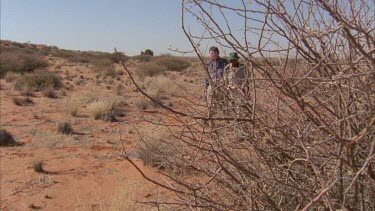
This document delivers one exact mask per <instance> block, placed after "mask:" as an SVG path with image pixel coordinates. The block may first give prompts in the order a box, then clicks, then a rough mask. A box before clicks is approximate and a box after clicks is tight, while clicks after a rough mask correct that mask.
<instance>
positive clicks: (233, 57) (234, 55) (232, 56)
mask: <svg viewBox="0 0 375 211" xmlns="http://www.w3.org/2000/svg"><path fill="white" fill-rule="evenodd" d="M238 59H240V57H239V56H238V54H237V52H231V53H229V57H228V60H229V61H231V60H238Z"/></svg>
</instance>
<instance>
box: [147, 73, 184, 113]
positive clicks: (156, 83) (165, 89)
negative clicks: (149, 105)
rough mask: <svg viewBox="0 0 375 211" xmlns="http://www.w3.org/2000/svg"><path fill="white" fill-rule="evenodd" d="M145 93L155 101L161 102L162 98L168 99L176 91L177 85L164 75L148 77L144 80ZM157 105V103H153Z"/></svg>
mask: <svg viewBox="0 0 375 211" xmlns="http://www.w3.org/2000/svg"><path fill="white" fill-rule="evenodd" d="M146 84H148V85H146V86H147V88H146V90H147V93H148V94H149V95H150V97H152V98H153V99H155V100H156V101H158V102H160V103H162V102H163V100H166V99H168V98H169V97H170V96H171V95H174V94H176V93H177V92H178V89H179V88H178V86H177V85H176V84H175V83H174V82H173V81H172V80H171V79H169V78H167V77H165V76H158V77H156V78H148V79H147V80H146ZM153 105H154V106H156V107H157V106H158V104H157V103H153Z"/></svg>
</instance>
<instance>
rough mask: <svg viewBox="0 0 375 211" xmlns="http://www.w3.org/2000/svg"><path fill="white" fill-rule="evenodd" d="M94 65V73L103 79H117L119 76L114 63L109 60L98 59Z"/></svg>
mask: <svg viewBox="0 0 375 211" xmlns="http://www.w3.org/2000/svg"><path fill="white" fill-rule="evenodd" d="M92 63H93V65H94V69H93V70H94V72H95V73H96V74H98V75H100V76H102V77H115V76H116V75H117V74H118V73H117V72H116V70H115V69H114V67H113V61H111V60H110V59H108V58H98V59H96V60H94V61H92Z"/></svg>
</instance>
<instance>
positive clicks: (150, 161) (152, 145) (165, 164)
mask: <svg viewBox="0 0 375 211" xmlns="http://www.w3.org/2000/svg"><path fill="white" fill-rule="evenodd" d="M140 133H141V134H143V137H142V139H141V140H140V144H139V145H138V147H137V151H136V152H137V157H138V158H139V159H140V160H142V161H143V164H144V165H149V166H152V167H155V168H159V169H169V170H173V169H174V166H173V165H174V164H176V160H174V159H173V162H171V161H170V160H168V159H170V158H173V157H175V156H173V155H174V154H175V153H176V152H175V150H173V148H172V147H171V146H173V144H171V143H172V142H173V137H170V136H169V135H168V134H169V133H168V132H167V131H166V129H165V128H163V127H155V128H152V129H147V130H145V131H140Z"/></svg>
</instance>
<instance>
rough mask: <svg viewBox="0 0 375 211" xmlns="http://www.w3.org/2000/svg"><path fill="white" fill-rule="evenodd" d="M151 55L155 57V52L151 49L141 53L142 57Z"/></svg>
mask: <svg viewBox="0 0 375 211" xmlns="http://www.w3.org/2000/svg"><path fill="white" fill-rule="evenodd" d="M143 54H144V55H149V56H153V55H154V52H153V51H152V50H150V49H146V50H145V52H143V51H142V52H141V55H143Z"/></svg>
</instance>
